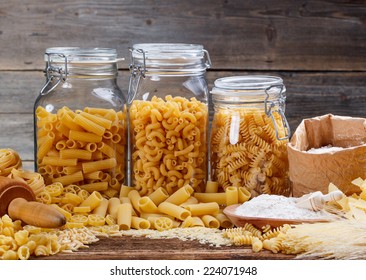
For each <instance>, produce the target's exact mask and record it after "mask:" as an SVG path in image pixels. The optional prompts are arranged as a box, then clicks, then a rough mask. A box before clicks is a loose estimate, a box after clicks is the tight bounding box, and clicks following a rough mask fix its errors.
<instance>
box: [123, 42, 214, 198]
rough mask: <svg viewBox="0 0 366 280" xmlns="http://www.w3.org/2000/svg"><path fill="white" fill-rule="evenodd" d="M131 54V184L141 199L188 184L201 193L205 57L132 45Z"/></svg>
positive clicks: (168, 47) (193, 51) (200, 52)
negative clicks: (158, 191) (161, 189)
mask: <svg viewBox="0 0 366 280" xmlns="http://www.w3.org/2000/svg"><path fill="white" fill-rule="evenodd" d="M130 51H131V59H132V61H131V66H130V70H131V77H130V85H129V92H128V95H129V97H128V107H129V117H130V136H131V149H130V152H131V173H132V174H131V184H132V185H133V186H134V187H135V188H136V189H137V190H139V193H140V194H141V195H148V194H150V193H152V192H153V191H154V190H156V189H158V188H159V187H163V188H164V189H165V190H166V191H167V192H168V193H169V194H172V193H173V192H175V191H176V190H177V189H179V188H182V187H183V186H185V185H186V184H190V185H191V186H192V187H193V188H194V190H196V191H202V190H203V189H204V186H205V183H206V180H207V167H208V155H207V153H208V149H207V147H208V87H207V82H206V79H205V73H206V69H207V68H208V67H210V66H211V62H210V59H209V55H208V52H207V51H206V50H205V49H204V48H203V46H201V45H191V44H136V45H134V46H133V47H132V48H131V49H130Z"/></svg>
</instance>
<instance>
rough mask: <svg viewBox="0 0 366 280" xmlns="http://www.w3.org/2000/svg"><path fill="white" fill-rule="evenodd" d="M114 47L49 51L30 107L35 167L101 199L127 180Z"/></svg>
mask: <svg viewBox="0 0 366 280" xmlns="http://www.w3.org/2000/svg"><path fill="white" fill-rule="evenodd" d="M117 61H118V59H117V53H116V50H115V49H103V48H95V49H84V48H49V49H47V50H46V53H45V62H46V69H45V75H46V84H45V85H44V86H43V88H42V89H41V91H40V94H39V96H38V97H37V100H36V101H35V106H34V133H35V169H36V171H38V172H39V173H40V174H41V175H42V176H43V177H44V179H45V182H46V183H47V184H51V183H55V182H60V183H62V184H63V185H70V184H73V185H78V186H80V188H82V189H85V190H87V191H89V192H93V191H99V192H101V193H102V194H103V195H104V196H106V197H114V196H118V195H119V190H120V188H121V185H122V184H124V183H125V182H126V166H127V164H126V163H127V144H128V143H127V123H126V122H127V118H126V111H127V107H126V100H125V98H124V96H123V94H122V92H121V90H120V88H119V87H118V85H117V82H116V80H117V74H118V68H117Z"/></svg>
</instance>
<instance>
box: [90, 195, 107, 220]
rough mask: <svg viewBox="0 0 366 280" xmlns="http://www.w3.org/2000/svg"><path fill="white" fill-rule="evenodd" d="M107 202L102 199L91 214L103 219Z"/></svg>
mask: <svg viewBox="0 0 366 280" xmlns="http://www.w3.org/2000/svg"><path fill="white" fill-rule="evenodd" d="M108 205H109V200H108V199H106V198H102V201H101V202H100V204H99V205H98V206H97V207H95V208H94V210H93V214H95V215H99V216H101V217H105V216H106V215H107V210H108Z"/></svg>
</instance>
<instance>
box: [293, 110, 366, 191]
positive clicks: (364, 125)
mask: <svg viewBox="0 0 366 280" xmlns="http://www.w3.org/2000/svg"><path fill="white" fill-rule="evenodd" d="M365 143H366V119H364V118H352V117H343V116H334V115H331V114H328V115H324V116H320V117H315V118H311V119H304V120H303V121H302V122H301V124H300V125H299V126H298V128H297V129H296V131H295V133H294V135H293V136H292V137H291V141H290V142H289V144H288V146H287V151H288V159H289V176H290V180H291V182H292V184H293V196H295V197H299V196H302V195H303V194H306V193H310V192H314V191H321V192H323V193H327V192H328V185H329V183H333V184H335V185H336V186H337V187H338V188H339V189H340V190H342V191H343V192H344V193H345V194H346V195H350V194H352V193H359V191H360V189H359V187H357V186H355V185H353V184H352V183H351V182H352V180H354V179H356V178H358V177H361V178H363V179H366V144H365ZM328 145H330V146H332V147H342V148H343V149H338V150H337V151H331V150H332V149H328V150H327V149H324V150H323V149H322V153H319V150H318V153H310V152H307V151H308V150H310V149H312V148H315V149H318V148H322V147H325V146H328Z"/></svg>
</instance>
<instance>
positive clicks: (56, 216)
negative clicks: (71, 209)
mask: <svg viewBox="0 0 366 280" xmlns="http://www.w3.org/2000/svg"><path fill="white" fill-rule="evenodd" d="M8 214H9V216H10V218H12V219H13V220H22V221H23V222H24V223H26V224H29V225H33V226H38V227H42V228H57V227H60V226H63V225H64V224H65V223H66V218H65V216H64V215H63V214H61V213H60V212H59V211H57V210H56V209H55V208H53V207H52V206H50V205H47V204H42V203H39V202H35V201H27V200H25V199H24V198H15V199H13V200H12V201H11V202H10V204H9V207H8Z"/></svg>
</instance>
